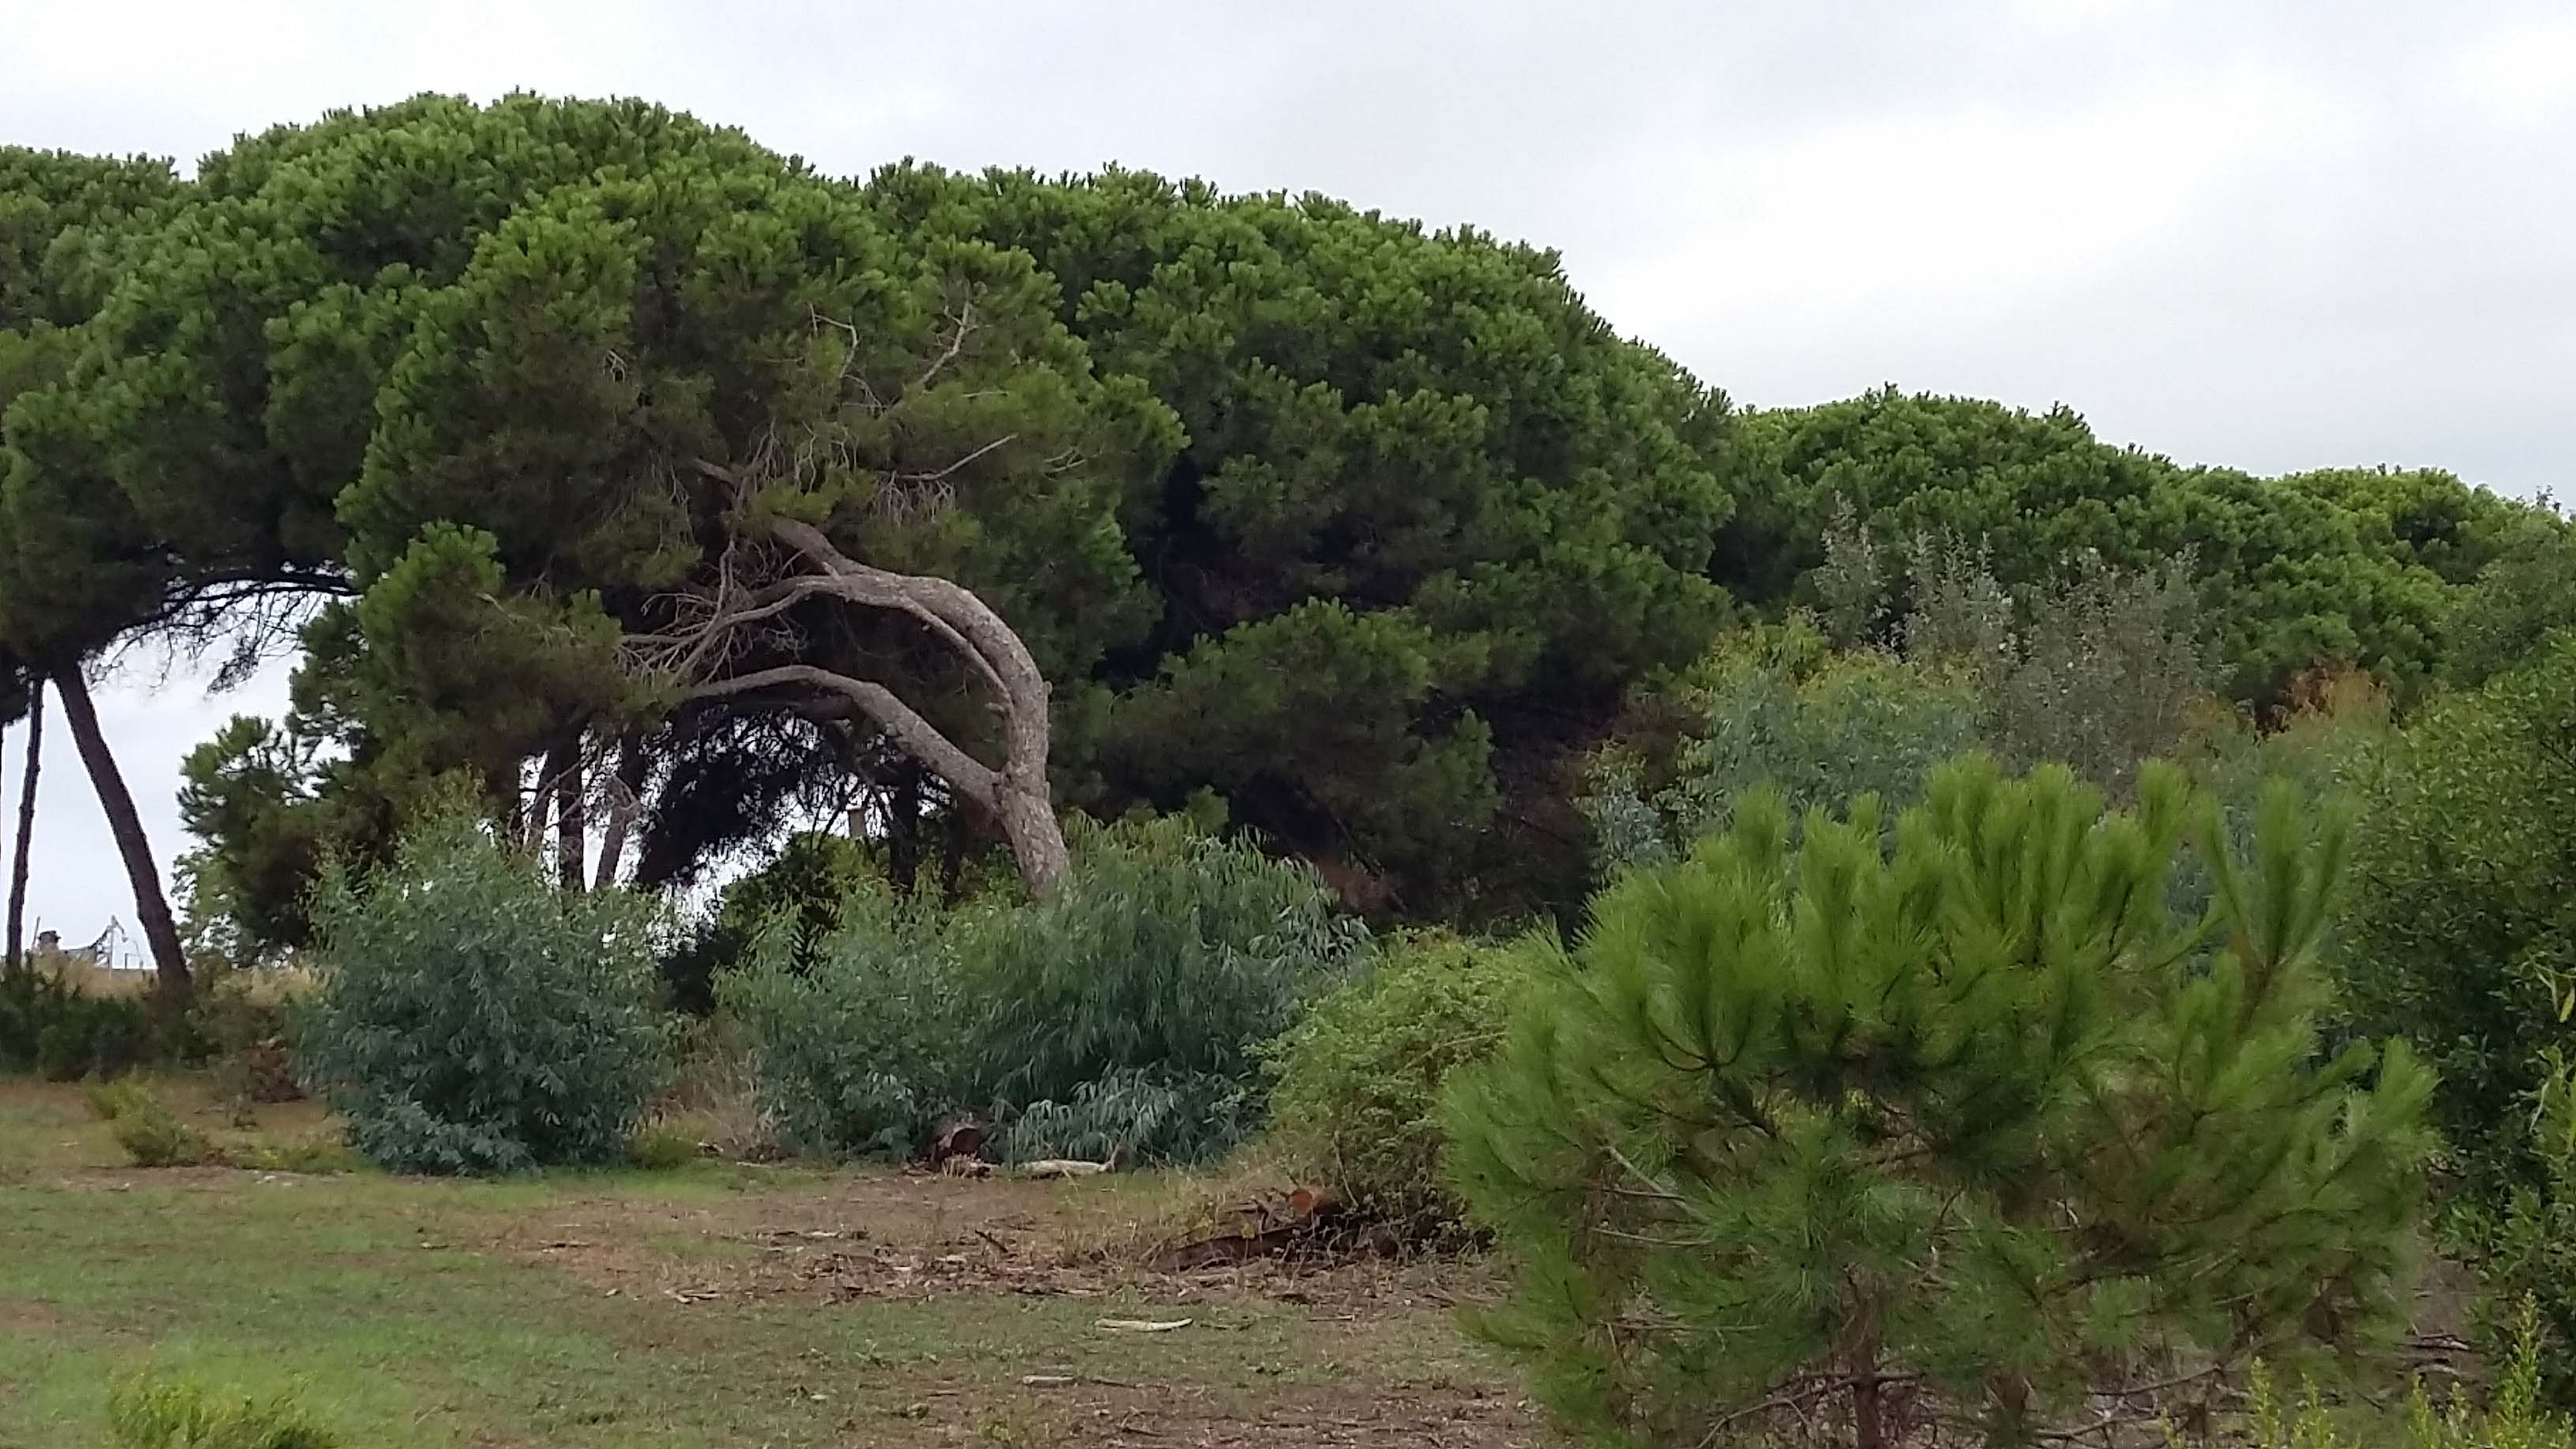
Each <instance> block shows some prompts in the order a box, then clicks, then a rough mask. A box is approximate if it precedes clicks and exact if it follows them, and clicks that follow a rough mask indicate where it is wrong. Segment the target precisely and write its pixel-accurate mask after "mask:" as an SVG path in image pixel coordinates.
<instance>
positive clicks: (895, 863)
mask: <svg viewBox="0 0 2576 1449" xmlns="http://www.w3.org/2000/svg"><path fill="white" fill-rule="evenodd" d="M895 772H896V773H895V782H894V788H893V789H892V790H890V791H888V792H887V796H886V801H887V803H886V876H887V878H888V879H890V880H891V881H893V883H894V891H895V894H896V895H898V896H901V897H902V898H903V899H905V900H910V899H912V892H913V887H915V886H917V885H919V884H920V883H921V767H920V766H919V765H916V764H913V763H911V762H910V761H906V762H904V763H903V764H900V765H897V766H896V767H895Z"/></svg>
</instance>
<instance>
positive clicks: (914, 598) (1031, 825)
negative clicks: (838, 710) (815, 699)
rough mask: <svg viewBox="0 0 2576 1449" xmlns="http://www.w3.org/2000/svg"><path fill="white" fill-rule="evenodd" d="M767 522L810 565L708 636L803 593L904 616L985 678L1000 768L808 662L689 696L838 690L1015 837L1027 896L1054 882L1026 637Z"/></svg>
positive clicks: (869, 683) (862, 682)
mask: <svg viewBox="0 0 2576 1449" xmlns="http://www.w3.org/2000/svg"><path fill="white" fill-rule="evenodd" d="M700 466H701V467H702V468H704V467H708V466H709V465H705V464H701V465H700ZM728 481H729V480H728ZM769 532H770V536H771V537H772V538H774V539H776V540H777V541H778V542H779V543H781V544H784V545H785V546H786V547H787V549H788V551H789V552H790V553H792V554H794V555H795V556H797V557H798V558H799V559H801V560H802V561H803V562H804V564H805V566H806V567H807V568H808V569H810V570H811V572H809V573H803V574H799V575H796V576H795V577H792V578H789V579H786V580H784V581H782V582H780V583H777V584H774V585H772V586H770V587H769V588H766V589H763V590H760V591H759V592H758V593H757V594H755V595H754V596H753V598H752V601H751V602H750V603H749V604H748V605H747V606H746V607H744V608H743V609H741V610H740V611H739V612H737V613H734V614H731V615H720V616H719V617H717V618H716V619H714V620H712V621H711V622H710V623H709V624H708V626H707V628H706V630H705V631H702V633H703V637H705V638H708V639H712V638H714V637H716V636H720V635H722V634H723V633H725V632H726V631H728V630H730V629H732V628H733V627H735V626H737V625H739V624H744V623H748V622H751V621H753V620H755V619H760V618H767V617H771V616H774V615H776V614H778V613H780V612H782V611H783V610H784V609H786V608H787V607H788V606H789V605H791V604H793V603H795V602H797V601H798V600H801V599H809V598H832V599H839V600H842V601H844V602H846V603H850V604H854V605H857V606H859V607H862V608H871V609H890V610H892V611H894V612H896V613H899V614H903V615H906V616H908V617H909V618H911V619H912V620H913V621H914V622H916V623H918V624H920V625H921V626H922V627H923V628H924V629H926V630H928V631H929V633H930V634H931V636H932V637H933V638H935V639H937V640H939V641H940V642H941V643H943V644H945V645H946V646H948V647H949V648H950V649H952V650H954V651H955V652H956V653H957V654H958V655H959V656H960V657H961V658H963V659H964V660H965V662H966V664H967V666H968V667H969V668H971V669H972V670H973V671H974V672H975V675H976V677H977V678H979V679H980V680H982V681H983V684H984V688H985V692H986V694H987V695H988V696H989V698H988V699H987V703H988V704H989V705H990V707H991V708H992V709H993V711H994V712H995V713H996V714H998V715H1000V716H1001V720H1002V764H1001V767H1000V768H999V769H996V768H994V767H992V766H990V765H987V764H985V763H984V762H982V761H981V760H978V759H976V758H975V757H974V756H973V755H971V754H969V753H967V752H966V750H965V749H964V748H963V747H962V746H960V745H958V744H957V743H956V742H955V741H954V740H951V739H949V738H948V737H947V736H946V735H944V734H942V733H940V731H939V728H938V727H937V726H936V725H933V724H932V723H931V722H930V721H929V720H927V719H924V718H923V717H922V716H921V714H920V712H919V711H917V710H915V709H913V708H912V706H910V705H908V704H905V703H904V702H903V701H902V700H901V699H900V698H898V697H896V695H895V693H894V691H893V690H890V689H888V688H886V687H885V686H884V685H882V684H879V683H877V682H876V681H875V680H871V679H858V678H854V677H852V676H850V675H846V674H841V673H838V672H836V671H833V670H829V669H823V668H820V667H818V666H815V665H811V664H785V665H779V666H776V667H773V668H768V669H758V670H753V671H750V672H748V673H745V674H739V675H734V676H732V677H729V678H724V679H716V680H710V681H708V682H706V683H704V684H700V685H698V686H696V687H695V688H694V689H692V690H691V691H690V692H691V694H692V695H693V696H694V697H697V698H711V697H715V696H721V695H731V694H745V693H750V692H752V691H755V690H763V689H774V688H779V687H781V686H797V687H803V688H809V689H815V690H820V691H823V692H825V693H829V694H837V695H839V696H840V697H842V698H843V699H845V700H847V701H848V702H849V703H850V704H851V705H852V706H854V707H856V708H857V710H858V711H859V713H861V714H862V715H865V716H866V717H867V718H868V719H869V720H870V721H872V722H873V723H875V724H876V726H877V727H878V728H879V729H882V730H884V731H885V732H886V736H887V738H889V739H891V740H893V741H894V743H895V745H896V747H897V748H899V749H901V750H902V751H903V752H904V753H905V754H907V755H909V756H911V757H912V758H913V759H915V760H918V761H920V762H921V764H922V766H923V767H924V768H926V769H928V770H930V771H932V772H933V773H935V774H937V775H938V776H939V778H940V779H942V780H945V781H946V782H947V783H948V787H949V788H950V789H951V790H952V791H954V792H955V793H956V794H957V796H958V797H959V798H960V799H962V800H965V801H969V802H971V803H973V804H974V805H975V806H976V807H978V808H980V809H982V810H983V811H985V812H986V813H988V814H989V815H991V816H992V818H993V820H994V821H995V823H997V824H999V825H1000V826H1001V828H1002V835H1003V838H1004V839H1005V840H1006V841H1008V842H1009V844H1010V847H1011V858H1012V860H1013V862H1014V863H1015V864H1016V865H1017V866H1018V867H1019V872H1020V884H1021V886H1022V887H1023V888H1025V889H1026V890H1027V891H1028V893H1029V895H1030V896H1032V897H1038V896H1043V895H1046V894H1047V893H1048V892H1050V891H1052V890H1054V889H1055V887H1056V885H1057V883H1058V882H1060V881H1062V880H1063V879H1064V875H1065V872H1066V870H1067V869H1068V868H1069V866H1070V864H1071V859H1072V857H1071V855H1070V853H1069V852H1067V851H1066V849H1065V844H1064V828H1063V826H1062V824H1061V823H1060V822H1058V821H1057V819H1056V815H1055V802H1054V799H1053V798H1052V796H1051V795H1050V793H1049V791H1048V787H1047V738H1048V722H1047V682H1046V676H1045V675H1043V674H1041V673H1039V672H1038V666H1037V660H1036V659H1035V657H1033V656H1032V655H1031V654H1030V653H1029V650H1028V646H1027V645H1026V644H1023V643H1021V642H1020V636H1019V635H1018V634H1017V633H1015V632H1013V631H1012V629H1011V626H1010V625H1009V624H1007V623H1004V622H1003V620H1002V616H1001V615H999V614H996V613H994V612H993V610H992V608H991V607H990V606H989V605H987V604H986V603H985V602H984V601H983V600H982V599H979V598H977V597H976V596H975V594H974V592H973V591H972V590H970V589H967V588H966V587H964V586H963V585H960V584H956V583H952V582H950V581H949V580H947V579H941V578H932V577H928V576H925V575H920V574H898V573H892V572H889V571H888V570H885V569H880V568H872V567H870V566H868V565H866V564H863V563H860V562H858V561H857V560H856V559H853V558H851V557H850V556H849V555H847V554H845V553H843V552H841V551H840V549H838V548H836V547H834V546H833V544H832V541H831V540H830V539H828V538H826V537H824V535H823V531H822V530H821V529H819V528H816V527H814V526H813V525H812V524H810V523H805V522H802V521H800V520H797V519H792V518H778V519H772V520H771V521H770V523H769Z"/></svg>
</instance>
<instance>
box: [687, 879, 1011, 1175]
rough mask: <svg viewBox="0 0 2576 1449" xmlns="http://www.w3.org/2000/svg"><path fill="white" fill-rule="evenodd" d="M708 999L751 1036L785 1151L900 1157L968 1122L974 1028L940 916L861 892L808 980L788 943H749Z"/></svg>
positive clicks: (762, 936)
mask: <svg viewBox="0 0 2576 1449" xmlns="http://www.w3.org/2000/svg"><path fill="white" fill-rule="evenodd" d="M716 998H717V1000H718V1002H719V1003H720V1004H721V1005H722V1006H723V1007H724V1009H725V1010H726V1011H728V1012H730V1013H732V1014H733V1015H734V1016H736V1017H738V1018H740V1020H741V1021H742V1022H743V1024H744V1025H745V1026H746V1027H747V1028H749V1031H750V1036H751V1046H752V1055H753V1059H754V1062H755V1064H756V1071H757V1087H758V1093H759V1096H760V1100H761V1104H762V1107H763V1108H764V1109H765V1111H766V1112H767V1113H768V1115H769V1118H770V1121H771V1124H772V1127H773V1128H774V1130H775V1131H776V1133H777V1135H778V1140H779V1144H780V1145H781V1146H783V1147H785V1148H787V1149H788V1150H790V1151H793V1152H800V1153H808V1154H818V1155H839V1154H854V1155H862V1156H870V1155H873V1156H898V1157H899V1156H908V1155H910V1154H911V1153H912V1152H914V1151H915V1150H917V1149H918V1148H919V1147H920V1146H921V1145H922V1144H923V1143H924V1142H925V1141H926V1140H927V1139H928V1137H929V1134H930V1133H932V1132H933V1131H935V1130H937V1128H938V1126H939V1125H940V1119H941V1118H942V1117H944V1116H946V1115H948V1114H950V1113H952V1112H956V1111H959V1110H962V1108H963V1104H964V1102H965V1100H966V1099H967V1097H968V1095H969V1093H968V1089H967V1087H966V1084H965V1082H964V1080H963V1068H962V1065H961V1058H962V1057H963V1055H964V1045H963V1044H964V1040H965V1036H966V1033H967V1031H968V1030H969V1022H968V1017H967V1007H966V1004H965V1003H964V1001H963V1000H962V999H961V997H960V994H959V991H958V986H957V972H956V968H955V964H954V962H953V961H952V960H951V958H950V956H949V953H948V950H947V945H946V942H945V940H944V939H943V938H942V936H941V933H940V930H939V925H938V922H937V920H936V919H935V918H933V917H931V916H929V915H926V914H924V913H921V912H917V911H915V910H912V909H908V908H905V907H902V906H899V905H897V904H896V903H895V902H894V901H893V899H892V898H890V897H887V896H884V895H881V894H878V893H876V892H872V891H871V892H863V893H860V894H858V895H856V896H854V897H853V898H852V899H851V900H849V901H848V902H846V903H845V905H844V907H843V911H842V918H841V923H840V926H839V929H838V930H836V931H835V932H834V933H833V934H832V935H830V936H829V937H827V938H825V940H824V941H823V942H822V944H821V946H820V948H819V949H818V950H816V951H815V952H814V954H813V956H812V958H811V960H810V961H809V962H808V963H807V965H806V967H805V969H802V970H799V969H798V968H797V954H796V952H795V950H794V949H793V938H792V936H791V935H790V934H789V933H788V932H787V931H784V930H778V929H771V930H767V931H764V932H761V933H759V934H758V935H756V936H755V938H754V940H753V942H752V945H751V949H750V952H749V957H748V959H747V960H746V961H745V962H744V964H743V965H742V966H741V967H740V968H739V969H737V970H734V971H731V972H727V973H725V974H724V975H722V976H720V977H718V978H717V980H716Z"/></svg>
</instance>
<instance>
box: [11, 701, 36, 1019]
mask: <svg viewBox="0 0 2576 1449" xmlns="http://www.w3.org/2000/svg"><path fill="white" fill-rule="evenodd" d="M44 759H45V681H44V680H42V679H37V680H34V681H31V682H30V683H29V685H28V688H27V768H26V772H25V775H24V778H23V781H22V783H21V784H20V785H19V787H18V853H17V854H16V855H15V856H13V857H11V858H10V861H9V967H10V969H11V970H16V969H17V968H18V967H20V966H23V965H25V964H26V961H27V850H28V848H29V847H30V846H32V845H33V844H34V843H35V839H36V772H37V770H38V769H39V768H40V767H41V766H42V765H43V764H44Z"/></svg>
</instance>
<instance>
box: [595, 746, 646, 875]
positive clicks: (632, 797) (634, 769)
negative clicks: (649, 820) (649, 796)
mask: <svg viewBox="0 0 2576 1449" xmlns="http://www.w3.org/2000/svg"><path fill="white" fill-rule="evenodd" d="M650 763H651V760H650V758H649V757H648V756H646V755H645V753H644V742H643V741H642V740H640V739H637V738H636V737H635V736H633V735H628V736H627V737H626V738H625V739H624V740H623V741H621V742H619V744H618V746H617V773H616V774H615V775H614V776H612V777H611V779H612V782H613V783H612V784H611V785H610V787H609V795H608V823H606V824H605V825H602V826H601V827H600V830H599V874H598V876H597V877H595V878H594V879H593V880H592V882H591V888H592V889H593V890H603V891H604V890H606V889H608V888H609V887H610V886H613V885H615V884H617V872H618V869H619V868H620V867H621V866H623V865H624V864H625V863H626V837H627V835H628V833H629V832H631V831H633V830H634V828H635V812H636V811H637V810H639V809H641V808H642V807H643V802H644V772H645V769H646V768H647V767H648V766H649V765H650Z"/></svg>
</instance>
